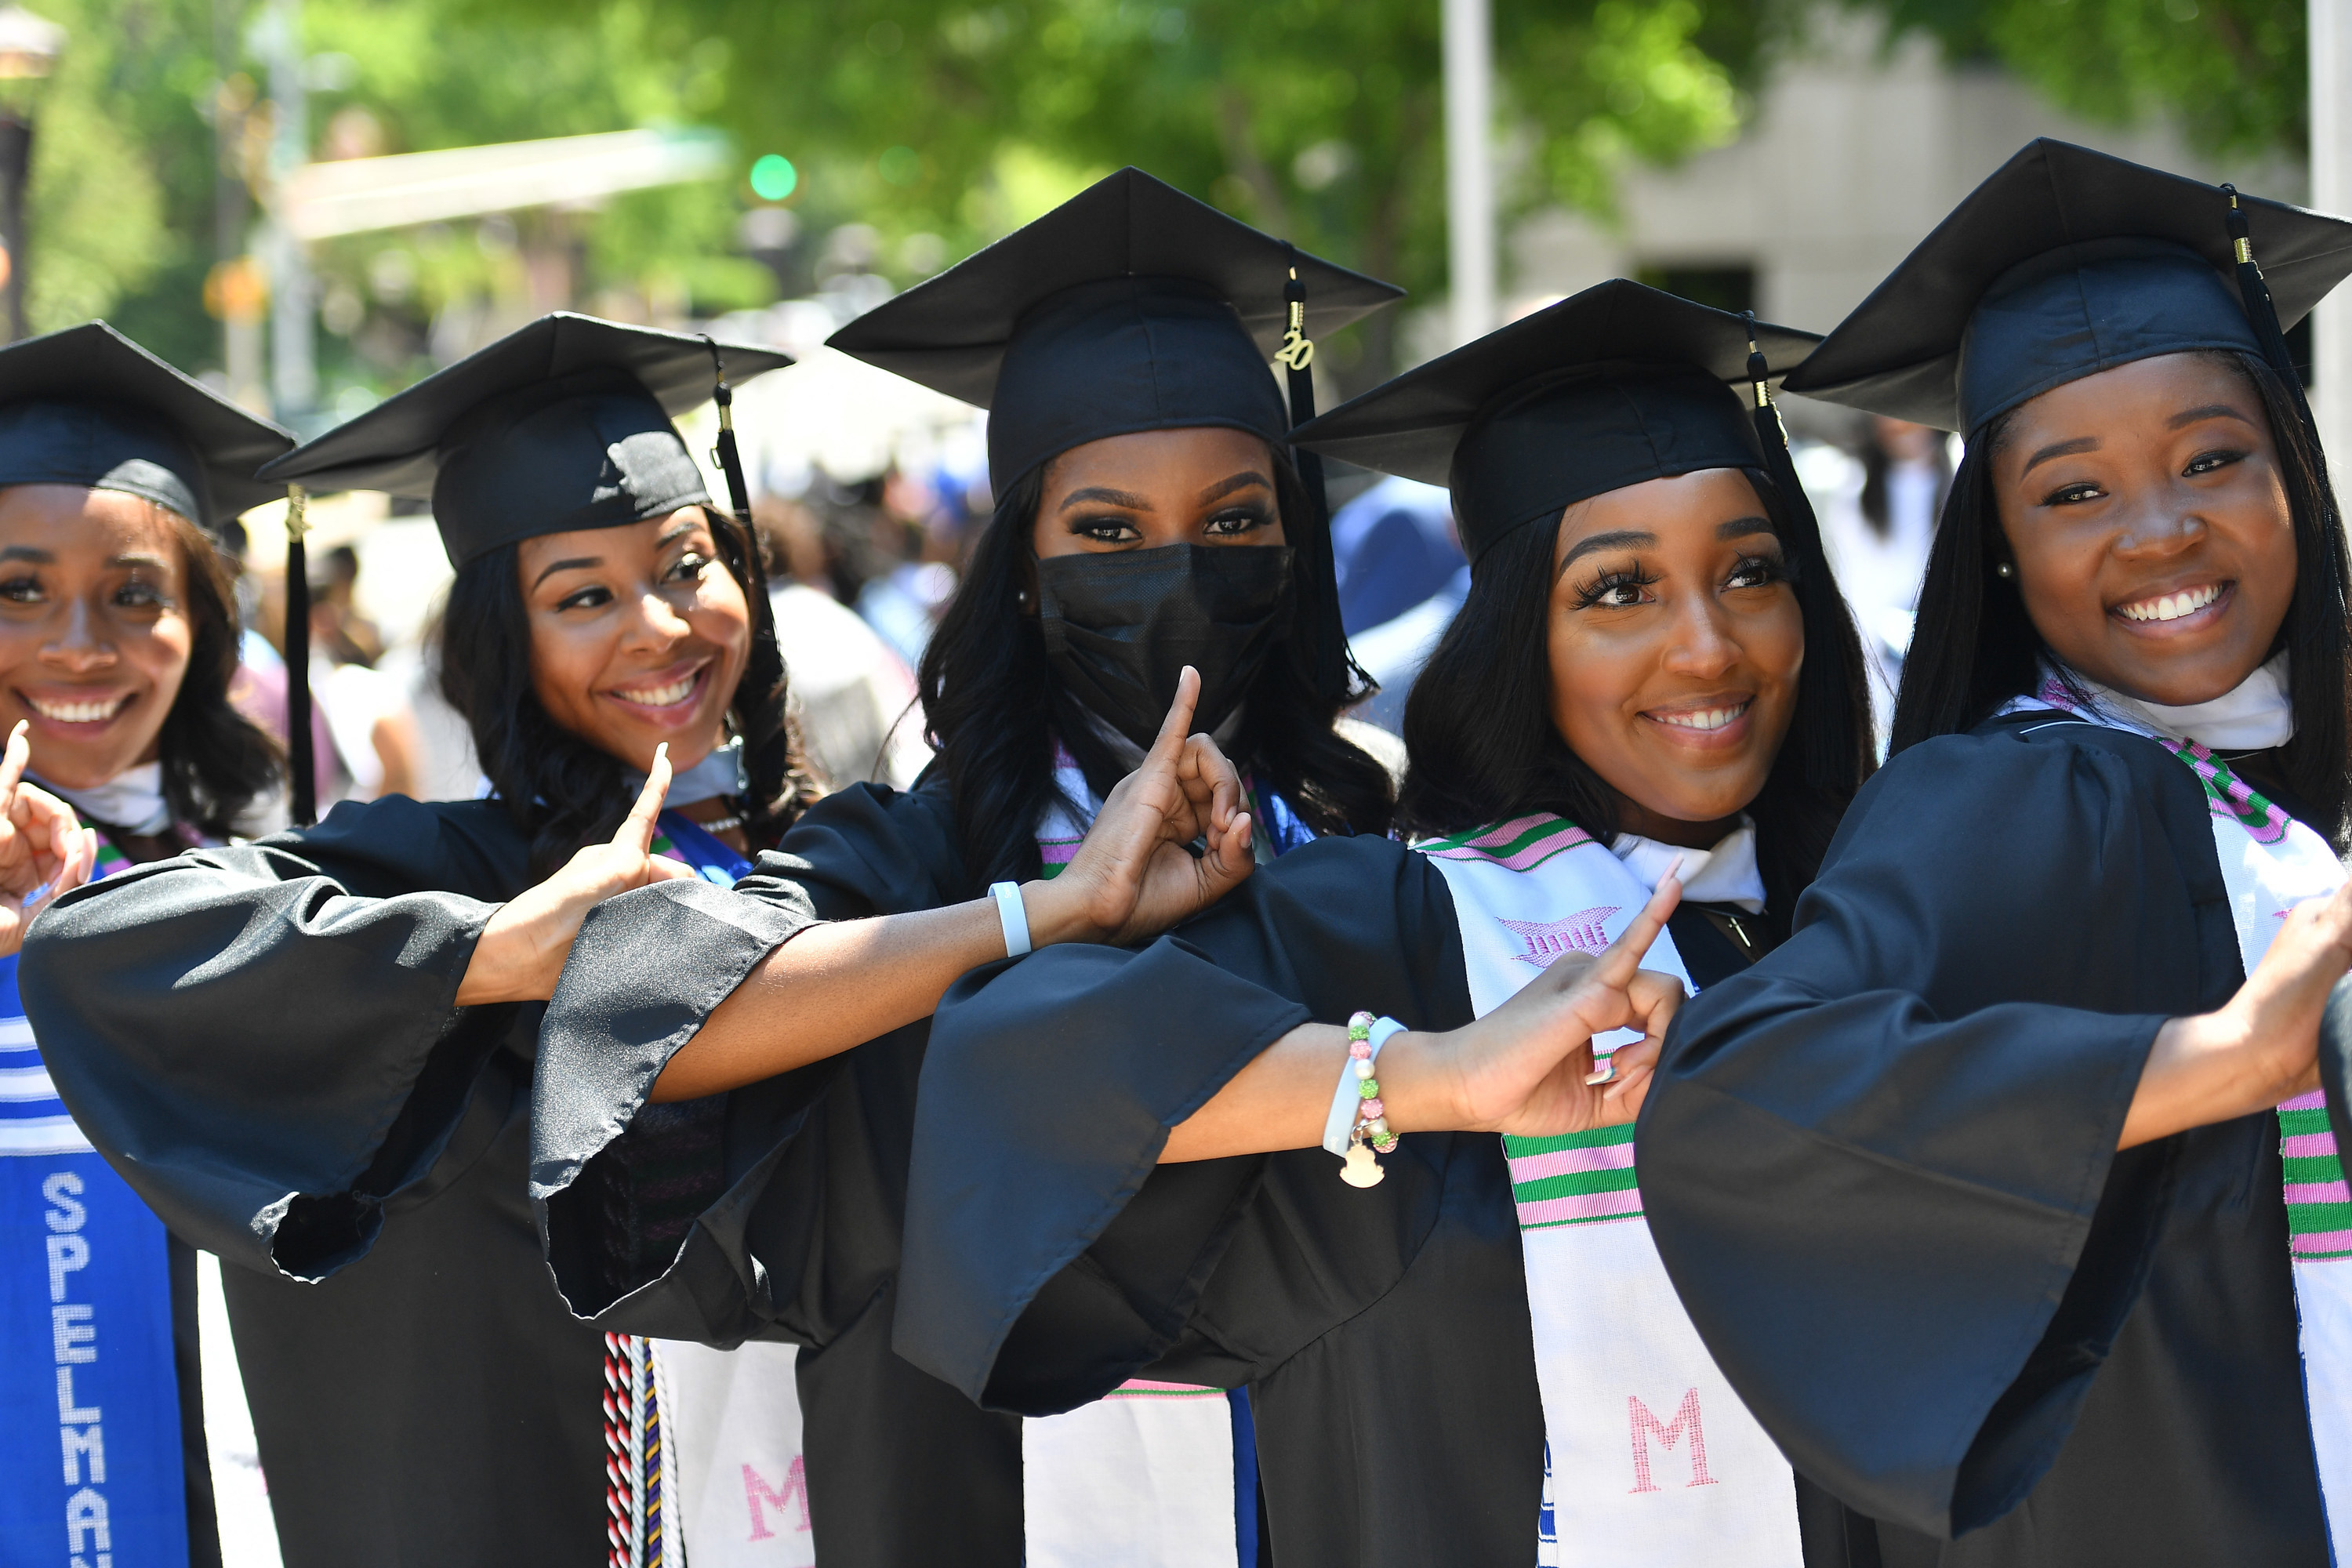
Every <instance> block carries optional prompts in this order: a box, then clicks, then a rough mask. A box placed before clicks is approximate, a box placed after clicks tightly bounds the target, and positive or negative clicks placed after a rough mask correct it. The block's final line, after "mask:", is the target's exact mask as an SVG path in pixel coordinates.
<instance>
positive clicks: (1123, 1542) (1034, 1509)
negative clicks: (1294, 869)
mask: <svg viewBox="0 0 2352 1568" xmlns="http://www.w3.org/2000/svg"><path fill="white" fill-rule="evenodd" d="M1054 783H1055V786H1056V788H1057V790H1058V792H1059V793H1058V796H1057V798H1056V799H1055V801H1054V802H1053V804H1052V805H1049V806H1048V807H1047V808H1046V811H1045V816H1044V817H1043V819H1042V820H1041V821H1040V822H1039V824H1038V827H1037V851H1038V854H1039V855H1040V856H1041V857H1042V858H1043V860H1044V863H1045V864H1044V870H1043V872H1042V874H1043V875H1044V876H1045V877H1047V878H1052V877H1055V876H1058V875H1060V873H1061V871H1062V868H1064V867H1066V866H1067V865H1068V864H1069V863H1070V860H1071V858H1072V857H1073V856H1075V855H1076V853H1077V849H1078V845H1079V843H1080V842H1081V841H1082V840H1084V839H1085V837H1086V835H1087V825H1088V824H1090V823H1092V822H1093V820H1094V818H1095V814H1096V813H1097V812H1098V811H1099V810H1101V808H1102V802H1101V801H1100V800H1098V799H1097V798H1096V796H1095V795H1094V792H1093V791H1092V790H1091V789H1089V788H1088V787H1087V779H1086V774H1085V773H1083V772H1082V771H1081V770H1080V769H1079V767H1078V765H1077V763H1076V762H1075V761H1074V760H1073V759H1072V758H1071V756H1070V754H1069V752H1066V751H1065V750H1063V749H1062V748H1061V747H1060V746H1058V745H1056V746H1055V748H1054ZM1071 801H1075V802H1077V803H1079V804H1080V805H1081V806H1082V807H1083V816H1079V815H1076V814H1074V813H1073V812H1072V811H1071V810H1070V807H1069V805H1068V802H1071ZM1250 806H1251V810H1252V813H1253V816H1252V822H1253V823H1254V824H1255V833H1254V835H1253V841H1254V842H1255V844H1257V845H1258V846H1260V849H1259V853H1258V858H1259V859H1260V860H1261V861H1263V860H1265V859H1267V858H1270V855H1269V853H1268V852H1269V851H1270V852H1271V854H1273V855H1278V854H1281V853H1283V852H1285V851H1286V850H1289V849H1292V848H1295V847H1297V846H1298V845H1299V844H1303V843H1305V842H1307V840H1309V839H1311V838H1313V837H1314V833H1313V832H1312V830H1310V829H1308V828H1307V826H1305V825H1304V824H1303V823H1301V822H1299V820H1298V818H1297V816H1296V815H1295V814H1294V813H1293V812H1291V810H1290V808H1289V805H1288V804H1287V803H1286V802H1284V801H1283V800H1282V799H1281V798H1280V797H1279V796H1277V795H1274V794H1273V793H1272V792H1271V791H1264V790H1259V789H1256V788H1255V787H1253V788H1251V789H1250ZM1247 1412H1248V1405H1247V1398H1246V1395H1245V1394H1244V1393H1243V1392H1242V1391H1241V1390H1238V1389H1236V1390H1234V1391H1233V1393H1232V1394H1227V1393H1226V1392H1225V1391H1224V1390H1223V1389H1216V1388H1203V1387H1200V1386H1198V1385H1195V1384H1181V1383H1159V1382H1153V1381H1150V1380H1149V1379H1143V1378H1134V1379H1130V1380H1129V1381H1128V1382H1127V1383H1124V1384H1120V1385H1119V1386H1118V1388H1116V1389H1114V1390H1112V1391H1111V1393H1110V1394H1108V1395H1106V1396H1105V1397H1103V1398H1101V1399H1098V1400H1097V1401H1095V1402H1094V1403H1093V1404H1091V1405H1080V1406H1079V1407H1078V1408H1077V1409H1076V1410H1070V1411H1066V1412H1064V1413H1063V1414H1062V1415H1048V1416H1043V1417H1033V1418H1031V1419H1028V1420H1024V1421H1023V1422H1022V1423H1021V1489H1022V1499H1023V1507H1024V1520H1025V1526H1026V1531H1027V1547H1028V1553H1027V1562H1028V1564H1029V1568H1101V1565H1102V1564H1105V1563H1118V1564H1119V1565H1120V1568H1234V1565H1236V1564H1238V1565H1239V1568H1250V1565H1251V1564H1252V1563H1255V1559H1256V1555H1257V1553H1256V1540H1257V1459H1256V1454H1255V1438H1254V1433H1253V1430H1252V1427H1251V1426H1250V1423H1249V1417H1248V1414H1247Z"/></svg>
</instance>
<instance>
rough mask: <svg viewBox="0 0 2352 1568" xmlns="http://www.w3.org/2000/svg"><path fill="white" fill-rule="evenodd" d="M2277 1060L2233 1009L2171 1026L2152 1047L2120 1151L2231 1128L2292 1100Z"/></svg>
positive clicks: (2159, 1032)
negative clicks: (2196, 1130) (2196, 1131)
mask: <svg viewBox="0 0 2352 1568" xmlns="http://www.w3.org/2000/svg"><path fill="white" fill-rule="evenodd" d="M2293 1095H2294V1085H2293V1084H2292V1083H2290V1082H2288V1081H2287V1080H2286V1078H2285V1077H2284V1074H2283V1072H2282V1069H2281V1068H2280V1065H2279V1063H2278V1061H2277V1060H2276V1059H2275V1057H2274V1053H2272V1052H2270V1051H2266V1050H2264V1049H2263V1042H2262V1041H2261V1040H2260V1039H2259V1038H2257V1032H2256V1031H2255V1030H2254V1029H2253V1028H2252V1027H2251V1026H2250V1023H2249V1021H2248V1020H2247V1019H2246V1018H2245V1017H2243V1016H2242V1015H2241V1013H2240V1010H2239V1009H2237V1008H2235V1007H2223V1008H2222V1009H2221V1011H2219V1012H2215V1013H2198V1014H2192V1015H2189V1016H2185V1017H2179V1018H2168V1019H2167V1020H2165V1022H2164V1024H2163V1025H2162V1026H2159V1027H2158V1030H2157V1032H2156V1039H2155V1041H2154V1042H2153V1043H2152V1044H2151V1045H2150V1046H2149V1047H2148V1053H2147V1066H2146V1067H2144V1068H2142V1069H2141V1071H2140V1080H2139V1088H2138V1090H2137V1092H2136V1093H2135V1094H2134V1095H2133V1096H2132V1102H2131V1108H2130V1110H2128V1111H2127V1112H2126V1114H2125V1118H2124V1127H2123V1133H2122V1136H2121V1137H2120V1138H2119V1139H2117V1141H2116V1146H2117V1147H2118V1148H2123V1149H2128V1148H2131V1147H2132V1146H2133V1145H2135V1144H2138V1143H2147V1142H2153V1141H2155V1140H2156V1139H2158V1138H2166V1137H2169V1136H2171V1135H2172V1134H2173V1133H2176V1132H2185V1131H2189V1129H2190V1128H2192V1127H2208V1126H2211V1125H2213V1124H2214V1123H2216V1122H2221V1121H2235V1120H2236V1119H2237V1118H2239V1117H2241V1116H2251V1115H2252V1114H2253V1113H2254V1112H2256V1111H2259V1110H2270V1109H2271V1108H2272V1107H2273V1106H2275V1105H2277V1104H2278V1103H2279V1101H2281V1100H2287V1099H2290V1098H2292V1097H2293Z"/></svg>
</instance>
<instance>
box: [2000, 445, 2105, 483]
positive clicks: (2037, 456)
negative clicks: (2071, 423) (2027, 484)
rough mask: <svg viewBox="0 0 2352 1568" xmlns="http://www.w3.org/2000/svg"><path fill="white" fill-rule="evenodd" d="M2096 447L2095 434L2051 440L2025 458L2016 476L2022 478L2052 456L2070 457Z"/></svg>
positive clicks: (2096, 448)
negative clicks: (2023, 464)
mask: <svg viewBox="0 0 2352 1568" xmlns="http://www.w3.org/2000/svg"><path fill="white" fill-rule="evenodd" d="M2098 449H2099V438H2098V437H2096V436H2077V437H2074V439H2073V440H2071V441H2053V442H2051V443H2050V445H2048V446H2047V447H2042V450H2040V451H2039V452H2036V453H2034V454H2033V456H2032V457H2030V458H2026V459H2025V467H2023V468H2020V469H2019V470H2018V471H2017V477H2018V478H2019V479H2023V478H2024V477H2025V476H2026V475H2028V474H2030V473H2032V471H2033V470H2034V469H2035V468H2037V467H2039V466H2040V465H2041V464H2043V463H2046V462H2048V461H2050V459H2052V458H2071V457H2073V456H2074V454H2075V453H2077V452H2095V451H2097V450H2098Z"/></svg>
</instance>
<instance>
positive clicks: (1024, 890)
mask: <svg viewBox="0 0 2352 1568" xmlns="http://www.w3.org/2000/svg"><path fill="white" fill-rule="evenodd" d="M1020 893H1021V907H1022V909H1023V910H1024V911H1025V912H1026V914H1027V915H1028V917H1029V945H1030V946H1031V947H1032V948H1039V947H1049V946H1051V945H1053V944H1054V943H1055V942H1100V941H1102V940H1103V939H1104V938H1105V937H1106V936H1107V935H1108V932H1107V931H1104V930H1103V929H1102V928H1101V927H1100V926H1099V925H1097V924H1096V923H1095V922H1094V921H1093V920H1091V919H1090V918H1089V917H1088V915H1087V907H1086V905H1087V900H1086V899H1085V897H1084V895H1083V894H1082V893H1081V891H1080V890H1079V889H1078V888H1076V886H1074V885H1072V884H1070V883H1067V882H1065V881H1063V880H1062V879H1059V878H1055V879H1054V880H1052V881H1047V880H1046V879H1045V878H1043V877H1037V878H1033V879H1030V880H1029V881H1026V882H1024V883H1022V884H1021V889H1020Z"/></svg>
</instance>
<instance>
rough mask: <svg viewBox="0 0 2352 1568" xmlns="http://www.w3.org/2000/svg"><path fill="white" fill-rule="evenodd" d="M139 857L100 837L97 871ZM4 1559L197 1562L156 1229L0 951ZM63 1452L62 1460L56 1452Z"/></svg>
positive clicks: (163, 1254)
mask: <svg viewBox="0 0 2352 1568" xmlns="http://www.w3.org/2000/svg"><path fill="white" fill-rule="evenodd" d="M130 864H131V862H130V861H129V860H128V859H127V858H124V856H123V855H122V853H121V851H120V850H118V849H116V848H115V847H114V846H113V845H111V844H105V843H101V845H100V850H99V864H98V866H97V868H96V869H95V870H94V871H93V873H92V875H93V878H96V877H104V876H109V875H111V874H112V873H114V872H116V871H119V870H121V869H123V868H126V867H128V866H129V865H130ZM0 1227H5V1236H6V1237H7V1248H6V1253H7V1258H8V1262H7V1265H6V1267H5V1268H0V1343H5V1344H6V1345H8V1346H10V1347H11V1350H12V1352H13V1353H11V1354H10V1355H8V1356H7V1357H5V1364H0V1467H5V1470H6V1472H7V1474H8V1475H9V1476H10V1477H11V1478H12V1479H11V1481H10V1484H9V1486H8V1487H7V1489H5V1492H0V1563H65V1562H67V1561H68V1559H69V1558H71V1559H76V1560H79V1561H80V1562H83V1563H95V1562H96V1561H98V1554H99V1553H100V1552H105V1553H108V1554H110V1556H111V1557H112V1559H113V1560H114V1561H115V1562H118V1563H162V1564H169V1565H172V1568H183V1565H184V1564H185V1563H187V1561H188V1521H187V1501H186V1491H185V1482H186V1478H185V1475H184V1472H183V1469H182V1465H181V1446H180V1405H179V1381H178V1378H177V1376H176V1374H175V1373H174V1369H173V1359H172V1287H171V1264H170V1255H169V1253H168V1251H167V1249H166V1247H167V1243H166V1238H165V1236H164V1231H163V1222H162V1221H160V1220H158V1219H157V1218H156V1217H155V1216H154V1215H153V1214H152V1213H150V1212H149V1210H148V1208H147V1205H145V1204H144V1203H142V1202H141V1201H140V1198H139V1195H138V1194H136V1193H134V1192H132V1191H131V1187H130V1185H129V1184H127V1183H125V1182H124V1181H123V1180H122V1178H121V1177H120V1176H118V1175H116V1174H115V1173H114V1172H113V1170H112V1168H111V1167H110V1166H109V1165H108V1164H107V1163H106V1161H105V1160H104V1159H103V1158H101V1157H100V1155H99V1153H98V1152H96V1151H95V1150H94V1149H92V1148H91V1147H90V1143H89V1139H88V1138H85V1137H84V1136H82V1131H81V1129H80V1128H79V1127H77V1126H76V1125H75V1124H74V1121H73V1118H72V1117H71V1116H70V1115H68V1113H67V1111H66V1108H65V1104H64V1102H63V1101H62V1100H58V1093H57V1089H55V1087H54V1086H52V1085H51V1083H50V1081H49V1073H48V1068H47V1067H46V1066H44V1065H43V1063H42V1060H41V1055H40V1050H39V1047H37V1045H36V1043H35V1042H34V1039H33V1027H32V1025H31V1024H30V1023H29V1022H27V1021H26V1017H25V1007H24V1004H23V1003H22V1002H20V1001H18V1000H17V996H16V957H15V956H14V955H11V956H9V957H6V958H0ZM61 1453H62V1456H63V1458H62V1463H61V1462H60V1454H61Z"/></svg>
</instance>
